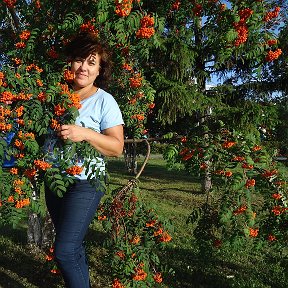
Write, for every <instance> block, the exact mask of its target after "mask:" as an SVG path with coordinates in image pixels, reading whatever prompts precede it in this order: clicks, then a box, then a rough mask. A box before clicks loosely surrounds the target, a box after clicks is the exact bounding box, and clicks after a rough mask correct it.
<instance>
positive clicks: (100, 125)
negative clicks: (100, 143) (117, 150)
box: [75, 88, 124, 179]
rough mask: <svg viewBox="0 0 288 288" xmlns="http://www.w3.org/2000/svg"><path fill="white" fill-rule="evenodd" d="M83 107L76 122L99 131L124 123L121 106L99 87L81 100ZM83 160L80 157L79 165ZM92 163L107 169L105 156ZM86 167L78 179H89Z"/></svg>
mask: <svg viewBox="0 0 288 288" xmlns="http://www.w3.org/2000/svg"><path fill="white" fill-rule="evenodd" d="M81 105H82V107H81V108H80V109H79V116H78V117H77V118H76V120H75V124H76V125H79V126H84V127H86V128H91V129H93V130H95V131H97V132H99V133H101V132H102V131H103V130H105V129H108V128H111V127H114V126H117V125H123V124H124V122H123V119H122V114H121V111H120V108H119V106H118V104H117V102H116V101H115V99H114V98H113V96H112V95H111V94H109V93H107V92H106V91H104V90H102V89H100V88H99V89H98V90H97V92H96V93H95V94H93V95H92V96H90V97H88V98H86V99H84V100H82V101H81ZM82 164H83V162H82V161H81V160H80V159H79V161H78V164H77V165H78V166H81V165H82ZM91 164H96V166H97V168H99V169H100V171H104V170H105V163H104V160H103V158H97V159H95V161H93V160H92V161H91ZM85 174H86V171H85V169H83V170H82V172H81V174H79V175H75V177H77V178H78V179H87V175H88V174H89V173H88V174H87V175H85Z"/></svg>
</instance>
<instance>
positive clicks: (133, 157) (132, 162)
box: [124, 142, 137, 175]
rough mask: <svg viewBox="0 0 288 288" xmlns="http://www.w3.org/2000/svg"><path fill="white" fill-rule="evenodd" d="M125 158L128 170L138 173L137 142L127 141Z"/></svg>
mask: <svg viewBox="0 0 288 288" xmlns="http://www.w3.org/2000/svg"><path fill="white" fill-rule="evenodd" d="M124 159H125V165H126V168H127V171H128V172H129V173H130V174H133V175H136V174H137V143H136V142H133V143H126V144H125V148H124Z"/></svg>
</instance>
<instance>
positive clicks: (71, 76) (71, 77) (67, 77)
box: [63, 69, 74, 83]
mask: <svg viewBox="0 0 288 288" xmlns="http://www.w3.org/2000/svg"><path fill="white" fill-rule="evenodd" d="M63 76H64V80H65V81H66V82H68V83H72V82H73V80H74V74H73V73H72V72H71V71H70V70H68V69H65V70H64V72H63Z"/></svg>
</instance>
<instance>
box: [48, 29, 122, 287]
mask: <svg viewBox="0 0 288 288" xmlns="http://www.w3.org/2000/svg"><path fill="white" fill-rule="evenodd" d="M66 52H67V56H68V58H69V59H71V72H72V73H73V75H74V82H73V90H74V91H75V92H76V93H78V94H79V95H80V99H81V105H82V107H81V108H80V109H79V116H78V117H77V119H76V121H75V125H62V126H61V127H60V129H59V130H58V137H59V138H60V139H63V140H66V139H69V140H70V141H73V142H80V141H87V142H88V143H90V144H91V146H92V147H94V148H95V149H96V150H97V151H98V152H99V153H101V154H102V155H105V156H119V155H120V154H121V153H122V150H123V145H124V137H123V120H122V116H121V112H120V109H119V107H118V105H117V103H116V101H115V100H114V98H113V97H112V96H111V95H110V94H108V93H107V92H105V91H104V90H102V89H101V88H100V87H99V86H101V85H103V83H104V81H105V80H106V79H107V78H108V76H109V68H110V67H111V65H110V63H111V62H110V59H109V54H108V52H107V50H106V49H105V48H104V47H103V46H102V45H101V44H100V43H99V41H98V40H97V39H96V38H95V37H94V36H93V34H89V33H82V34H79V35H78V36H76V38H74V39H73V40H72V41H71V42H70V43H69V44H68V46H67V48H66ZM83 124H84V125H83ZM87 127H89V128H87ZM90 128H92V129H90ZM51 143H52V142H51ZM83 161H84V159H83ZM95 163H97V165H98V166H99V167H100V169H101V167H102V168H103V165H104V164H103V163H104V162H103V159H102V158H100V159H97V161H95ZM78 165H81V163H78ZM85 172H86V173H85ZM87 174H89V171H88V173H87V171H84V170H83V171H82V172H81V174H79V175H76V177H77V178H78V180H77V181H76V183H75V184H73V185H72V186H71V187H69V189H68V191H67V192H66V193H65V194H64V197H63V198H60V197H58V196H56V195H55V194H53V193H52V192H51V191H49V190H48V191H46V193H45V194H46V203H47V207H48V211H49V213H50V215H51V218H52V221H53V223H54V226H55V231H56V237H55V259H56V262H57V264H58V266H59V269H60V271H61V273H62V275H63V278H64V281H65V284H66V287H69V288H86V287H90V284H89V271H88V264H87V260H86V256H85V250H84V246H83V239H84V236H85V234H86V232H87V230H88V226H89V224H90V223H91V221H92V220H93V217H94V215H95V212H96V209H97V207H98V204H99V201H100V199H101V197H102V196H103V192H101V191H96V190H97V189H96V188H95V187H96V186H97V185H96V186H92V185H91V184H90V183H89V182H88V181H87ZM98 190H99V188H98Z"/></svg>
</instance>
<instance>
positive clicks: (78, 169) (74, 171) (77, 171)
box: [66, 165, 83, 175]
mask: <svg viewBox="0 0 288 288" xmlns="http://www.w3.org/2000/svg"><path fill="white" fill-rule="evenodd" d="M82 170H83V167H80V166H77V165H75V166H71V167H69V168H67V169H66V172H67V173H68V174H69V175H78V174H80V173H81V172H82Z"/></svg>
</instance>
